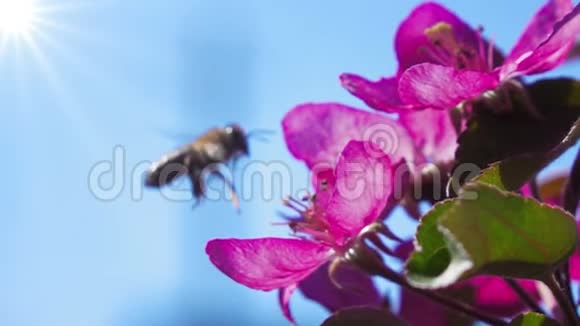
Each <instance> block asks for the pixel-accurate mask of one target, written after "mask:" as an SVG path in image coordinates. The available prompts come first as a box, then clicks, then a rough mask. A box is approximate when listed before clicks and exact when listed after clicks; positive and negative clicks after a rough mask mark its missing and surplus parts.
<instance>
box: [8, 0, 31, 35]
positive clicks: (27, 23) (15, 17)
mask: <svg viewBox="0 0 580 326" xmlns="http://www.w3.org/2000/svg"><path fill="white" fill-rule="evenodd" d="M38 11H39V7H38V5H37V3H36V1H35V0H0V35H2V36H10V37H19V36H23V35H27V34H30V33H31V32H32V30H33V29H34V24H35V22H36V20H37V13H38Z"/></svg>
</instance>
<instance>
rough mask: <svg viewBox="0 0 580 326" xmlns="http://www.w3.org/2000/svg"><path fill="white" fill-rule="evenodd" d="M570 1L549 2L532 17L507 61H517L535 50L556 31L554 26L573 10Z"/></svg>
mask: <svg viewBox="0 0 580 326" xmlns="http://www.w3.org/2000/svg"><path fill="white" fill-rule="evenodd" d="M572 7H573V6H572V1H570V0H549V1H548V3H546V4H545V5H544V6H543V7H541V8H540V9H539V10H538V12H536V14H535V15H534V16H533V17H532V19H531V21H530V22H529V23H528V26H527V27H526V29H525V30H524V32H523V33H522V35H521V36H520V38H519V40H518V41H517V42H516V45H515V46H514V47H513V49H512V50H511V52H510V54H509V55H508V57H507V58H506V61H516V60H517V59H518V58H519V57H520V56H522V55H523V54H525V53H526V52H529V51H533V50H535V49H536V48H537V47H538V46H540V44H542V42H544V41H545V40H546V39H547V38H548V37H549V36H550V35H551V34H552V32H553V31H554V25H555V24H556V23H557V22H558V21H559V20H560V19H562V18H563V17H564V16H565V15H566V14H567V13H569V12H570V11H571V10H572Z"/></svg>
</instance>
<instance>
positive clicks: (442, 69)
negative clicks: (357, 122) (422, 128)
mask: <svg viewBox="0 0 580 326" xmlns="http://www.w3.org/2000/svg"><path fill="white" fill-rule="evenodd" d="M579 13H580V6H576V8H574V9H573V5H572V1H570V0H549V1H548V2H547V3H546V4H545V5H544V6H543V7H542V8H540V10H539V11H538V12H537V13H536V14H535V15H534V16H533V18H532V20H531V21H530V23H529V24H528V26H527V28H526V29H525V31H524V32H523V34H522V35H521V36H520V38H519V40H518V41H517V42H516V45H515V46H514V47H513V48H512V50H511V51H510V53H509V54H508V55H507V57H506V58H505V60H503V63H502V62H501V61H502V60H501V59H500V55H498V52H497V51H496V49H495V48H494V47H493V45H492V44H489V43H487V42H486V41H485V40H484V39H483V37H482V36H481V31H480V30H474V29H472V28H471V27H470V26H469V25H468V24H466V23H465V22H463V21H462V20H461V19H460V18H459V17H457V16H456V15H455V14H453V13H452V12H451V11H449V10H447V9H446V8H444V7H443V6H441V5H439V4H436V3H432V2H428V3H425V4H422V5H420V6H418V7H417V8H415V10H413V11H412V12H411V14H410V15H409V16H408V17H407V18H406V19H405V20H404V21H403V22H402V23H401V25H400V26H399V29H398V31H397V34H396V38H395V51H396V54H397V58H398V60H399V69H398V72H397V74H396V75H395V76H394V77H390V78H382V79H380V80H378V81H369V80H367V79H365V78H363V77H360V76H357V75H353V74H343V75H342V76H341V81H342V84H343V86H344V87H345V88H346V89H347V90H349V91H350V92H351V93H352V94H354V95H355V96H357V97H359V98H360V99H362V100H363V101H364V102H366V103H367V104H368V105H369V106H371V107H372V108H375V109H377V110H382V111H387V112H401V111H404V110H405V109H409V108H413V109H425V108H434V109H449V108H452V107H455V106H457V105H459V104H460V103H462V102H464V101H467V100H471V99H476V98H479V97H481V96H482V94H484V93H485V92H487V91H491V90H496V89H497V88H498V87H501V86H502V85H503V84H504V83H505V82H506V81H509V80H512V79H513V78H516V77H519V76H523V75H532V74H538V73H542V72H545V71H548V70H551V69H553V68H555V67H557V66H558V65H560V64H561V63H562V62H564V60H565V58H566V56H567V55H568V52H569V51H570V49H571V48H572V46H573V44H574V41H575V38H576V35H578V33H579V32H580V16H579Z"/></svg>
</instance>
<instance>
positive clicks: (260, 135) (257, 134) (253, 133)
mask: <svg viewBox="0 0 580 326" xmlns="http://www.w3.org/2000/svg"><path fill="white" fill-rule="evenodd" d="M274 133H275V131H274V130H271V129H254V130H250V131H249V132H248V133H247V134H246V135H247V137H248V138H254V139H256V140H259V141H263V142H266V141H268V137H266V136H268V135H272V134H274Z"/></svg>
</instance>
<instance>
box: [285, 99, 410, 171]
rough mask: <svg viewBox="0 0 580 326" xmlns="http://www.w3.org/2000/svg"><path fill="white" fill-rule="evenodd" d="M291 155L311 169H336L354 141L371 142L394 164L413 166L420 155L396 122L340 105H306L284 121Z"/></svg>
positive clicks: (295, 110)
mask: <svg viewBox="0 0 580 326" xmlns="http://www.w3.org/2000/svg"><path fill="white" fill-rule="evenodd" d="M282 129H283V131H284V138H285V140H286V145H287V146H288V149H289V150H290V153H292V154H293V155H294V157H296V158H297V159H299V160H302V161H304V162H305V163H306V165H307V166H308V167H309V168H310V169H314V170H317V169H324V168H328V167H333V166H334V164H335V162H336V160H337V158H338V156H339V154H340V152H341V151H342V149H343V148H344V146H345V145H346V144H347V143H348V142H349V141H351V140H361V141H368V142H371V143H373V144H375V145H376V146H377V147H378V148H379V151H380V152H379V155H382V154H381V153H382V152H385V153H387V154H388V155H389V156H390V158H391V160H392V161H393V162H399V161H401V160H405V161H407V162H413V161H415V160H416V159H417V156H418V153H417V151H416V149H415V146H414V141H413V139H412V138H411V136H410V135H409V133H408V131H407V130H406V129H405V127H403V126H402V125H401V124H400V123H398V122H397V121H395V120H393V119H392V118H390V117H388V116H385V115H382V114H376V113H372V112H366V111H362V110H357V109H355V108H351V107H348V106H346V105H343V104H338V103H306V104H301V105H298V106H296V107H295V108H294V109H292V110H290V111H289V112H288V113H287V114H286V116H285V117H284V119H283V120H282Z"/></svg>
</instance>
